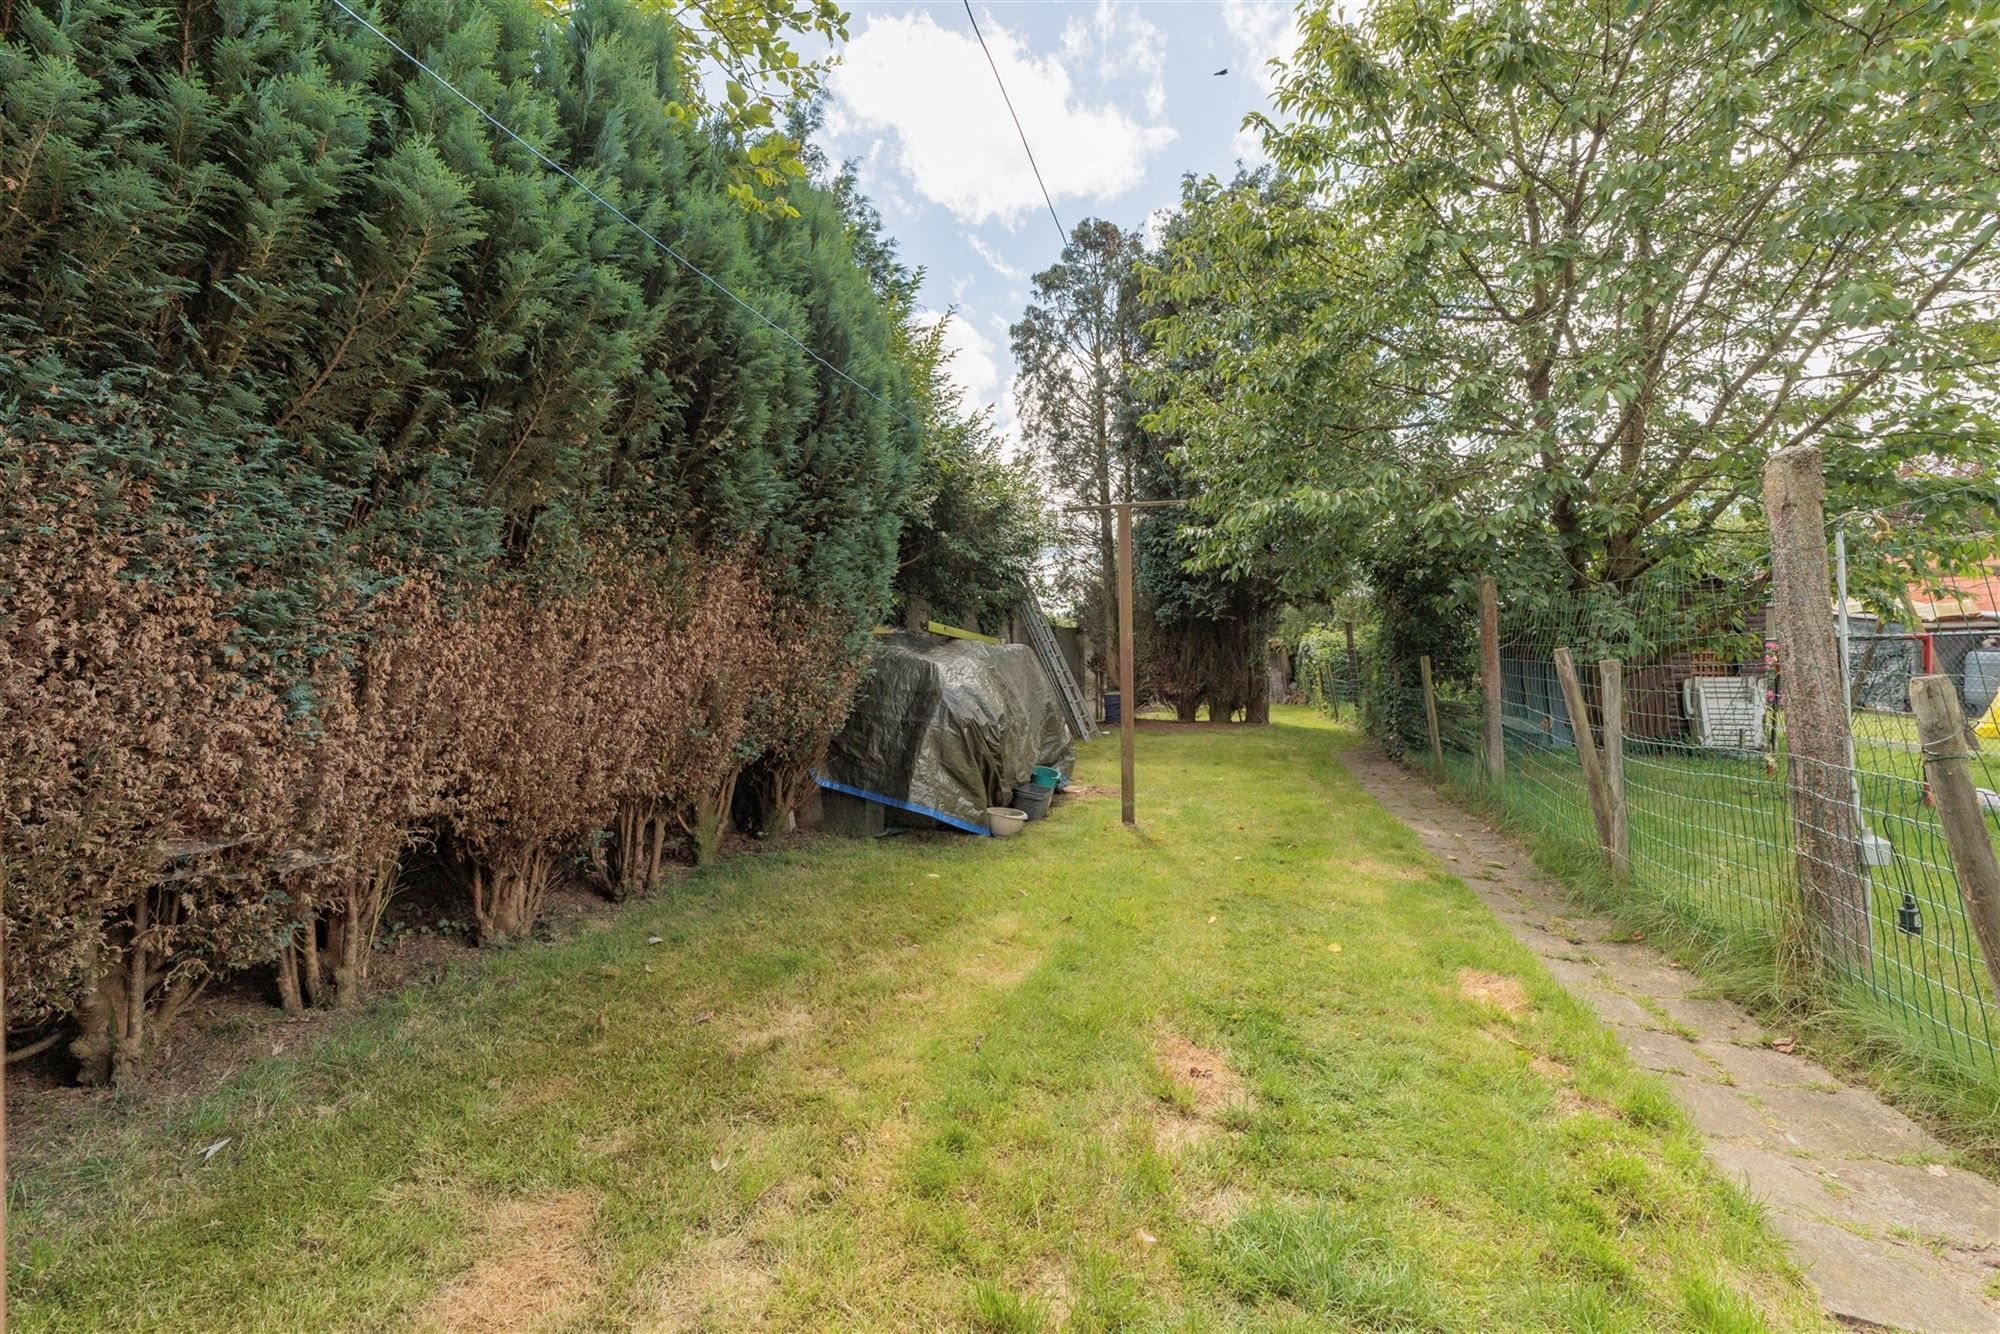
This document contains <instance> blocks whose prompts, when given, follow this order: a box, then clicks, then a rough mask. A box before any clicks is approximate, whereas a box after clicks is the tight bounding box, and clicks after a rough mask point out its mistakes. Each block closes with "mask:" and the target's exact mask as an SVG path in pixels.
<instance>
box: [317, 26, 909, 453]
mask: <svg viewBox="0 0 2000 1334" xmlns="http://www.w3.org/2000/svg"><path fill="white" fill-rule="evenodd" d="M333 4H334V6H335V7H336V8H338V9H339V10H340V11H341V12H342V13H344V14H346V15H347V17H349V18H351V19H353V20H354V21H355V22H356V23H358V24H360V25H361V26H362V27H364V28H366V29H367V30H368V31H369V32H371V33H374V34H375V36H377V37H378V38H380V39H381V40H382V42H383V44H384V45H386V46H387V47H388V48H389V49H390V50H392V51H394V52H395V53H396V54H397V55H399V56H401V57H402V58H403V59H405V60H407V61H409V62H410V63H411V64H412V65H415V66H416V67H417V68H418V69H419V70H422V71H423V72H424V73H425V74H426V75H428V76H429V77H430V78H431V79H432V80H433V81H434V82H435V83H436V84H437V85H438V87H440V88H442V89H444V90H445V91H446V92H448V93H450V94H451V95H452V96H453V97H456V98H457V99H458V100H459V101H461V102H463V103H465V105H467V106H469V107H471V108H472V109H473V110H474V111H476V112H478V113H479V115H480V117H481V118H482V119H483V120H485V122H486V123H487V124H488V125H491V126H492V127H493V128H494V129H496V130H498V131H500V133H502V134H504V135H506V136H507V137H508V138H509V139H512V140H513V141H514V142H515V143H517V144H519V145H520V146H521V147H523V148H525V149H527V150H528V152H529V153H530V154H532V155H533V156H534V158H535V160H536V161H537V162H539V163H541V164H542V165H543V166H544V167H547V168H548V169H549V170H550V171H553V172H555V173H556V174H557V175H558V176H561V177H562V178H563V179H564V180H566V181H568V182H569V183H570V184H571V185H574V186H575V187H576V188H577V189H579V190H581V191H583V192H584V193H585V194H586V195H589V196H590V197H591V198H592V199H593V200H595V201H596V202H597V203H598V204H599V205H600V206H601V207H603V208H604V209H606V210H607V211H609V212H610V213H611V215H612V216H613V217H615V218H617V219H618V220H619V221H620V222H622V223H624V224H625V225H626V226H628V227H630V228H631V229H632V230H633V231H635V232H637V233H639V235H641V236H643V237H645V238H646V239H647V240H648V241H650V242H652V244H653V245H654V246H656V247H657V248H658V249H659V250H661V251H662V252H663V253H665V254H666V255H668V256H669V257H670V258H672V259H673V260H674V262H675V263H677V264H679V265H680V266H681V267H682V268H684V269H686V270H687V271H688V272H689V273H692V274H693V275H694V276H695V277H697V278H699V279H701V280H702V281H703V282H705V283H707V284H708V285H709V286H710V287H713V288H714V289H715V290H716V291H718V292H720V293H722V294H723V295H724V296H726V297H728V298H729V299H730V300H731V301H733V302H735V303H736V304H737V305H739V306H741V307H742V308H743V309H744V310H745V311H747V312H749V313H750V315H751V316H753V317H754V318H755V319H756V320H757V321H758V323H760V324H763V325H764V326H765V327H767V328H769V329H770V330H772V331H773V332H774V333H776V334H778V335H779V336H780V337H782V338H784V339H785V340H786V341H787V342H789V343H791V345H792V346H794V347H796V348H797V349H798V350H799V351H801V352H803V353H805V354H806V355H807V356H808V357H811V358H812V359H813V360H814V361H816V362H818V363H819V364H820V365H822V366H824V367H826V369H828V370H829V371H832V372H833V373H834V374H835V375H837V376H839V377H840V378H841V379H843V380H845V381H847V383H849V384H851V385H853V386H854V387H855V388H856V389H859V390H860V391H861V392H862V393H863V394H866V395H867V396H868V397H869V399H871V400H872V401H874V402H875V403H876V404H878V405H879V406H881V407H884V408H887V409H888V410H889V411H890V412H893V413H895V414H896V416H898V417H901V418H902V419H903V420H904V421H906V422H908V423H909V424H910V425H911V426H914V427H916V428H917V429H918V430H919V431H921V430H922V429H923V426H922V424H921V423H919V422H918V421H917V419H916V418H914V417H912V416H911V415H910V414H909V413H907V412H904V411H903V410H902V409H901V408H899V407H897V406H896V405H895V404H894V403H891V402H889V401H888V400H887V399H885V398H883V397H882V396H881V395H880V394H878V393H876V392H875V391H874V390H872V389H870V388H869V387H868V386H867V385H865V384H863V383H861V381H859V380H857V379H855V378H854V377H853V376H852V375H849V374H848V373H847V372H846V371H844V370H842V369H840V367H838V366H836V365H834V364H833V363H832V362H830V361H828V360H827V359H826V358H825V357H822V356H821V355H820V354H819V353H817V352H815V351H813V350H812V349H811V348H809V347H807V346H806V345H805V344H804V343H803V342H801V341H800V339H799V337H798V335H796V334H794V333H793V332H792V331H791V330H790V329H787V328H785V326H783V325H782V324H779V323H778V322H777V321H776V320H774V319H772V318H771V317H770V316H768V315H766V314H765V313H764V312H763V311H761V310H759V309H757V308H756V307H755V306H753V305H751V304H750V303H749V302H748V301H745V300H744V299H743V298H742V297H740V296H738V295H737V294H736V293H735V292H733V291H731V290H730V288H729V286H728V285H727V284H726V283H724V282H723V281H722V280H721V279H720V278H716V277H714V276H713V275H711V274H709V273H708V272H707V270H705V269H703V268H702V267H701V266H700V265H698V264H696V263H695V262H694V261H693V260H691V259H689V258H688V257H687V256H686V255H683V254H682V253H681V252H680V251H678V250H676V249H675V248H674V247H673V246H671V245H668V244H667V243H666V242H665V241H662V240H661V239H660V238H659V237H657V236H655V235H654V234H653V233H652V232H651V231H650V230H649V229H648V228H647V227H646V226H645V224H643V223H641V222H640V221H639V220H638V219H637V218H634V217H633V216H632V215H631V214H629V213H627V212H626V211H625V210H624V209H622V208H620V207H618V205H616V204H614V203H612V202H611V201H610V200H609V199H606V198H605V197H604V196H603V195H601V194H599V193H598V192H597V191H596V190H594V189H592V188H591V186H590V184H589V182H587V181H584V180H583V179H581V178H580V177H578V176H577V175H576V173H574V172H572V171H571V170H570V169H569V168H568V167H565V166H564V165H563V164H562V163H560V162H558V161H556V160H555V159H554V158H552V157H550V156H549V155H548V154H547V153H544V152H543V151H542V150H541V149H539V148H537V147H535V146H534V145H533V144H531V143H529V142H528V141H527V140H526V139H524V138H522V137H521V136H520V135H519V134H517V133H515V132H514V129H513V127H512V126H510V125H508V124H507V123H506V122H505V121H503V120H501V119H500V118H499V117H498V116H496V115H494V114H493V113H492V112H490V111H488V110H487V109H486V108H485V107H483V106H481V105H479V103H477V102H475V101H473V100H472V99H471V98H470V97H468V96H466V95H465V94H464V93H463V92H461V91H459V88H458V85H457V84H454V83H453V82H452V81H451V80H450V79H447V78H445V77H444V75H442V74H440V73H438V72H437V71H436V70H434V69H432V68H431V67H430V66H429V65H427V64H425V63H424V62H423V60H422V59H421V58H419V57H418V56H417V55H416V54H415V53H413V52H412V51H410V49H409V48H408V47H405V46H404V45H403V44H402V43H400V42H398V41H397V40H396V39H395V38H393V37H391V36H390V35H389V34H388V33H386V32H383V31H382V30H381V29H380V28H378V27H376V26H375V25H374V24H373V23H370V22H369V21H368V20H367V19H366V18H365V17H363V16H362V15H361V14H359V13H357V12H356V11H355V9H354V8H353V6H351V5H349V4H348V3H347V0H333Z"/></svg>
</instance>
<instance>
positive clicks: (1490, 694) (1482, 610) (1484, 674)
mask: <svg viewBox="0 0 2000 1334" xmlns="http://www.w3.org/2000/svg"><path fill="white" fill-rule="evenodd" d="M1479 695H1480V699H1481V701H1482V702H1483V703H1484V705H1485V715H1486V716H1485V722H1486V776H1487V777H1488V778H1490V779H1492V780H1493V783H1494V785H1495V786H1496V787H1497V786H1498V785H1499V784H1500V783H1501V782H1502V781H1503V780H1504V779H1505V778H1506V777H1507V727H1506V719H1505V717H1504V716H1503V715H1502V714H1501V712H1500V709H1501V702H1500V593H1499V590H1498V587H1497V586H1496V585H1495V584H1494V582H1493V576H1492V575H1490V574H1488V575H1482V576H1481V577H1480V580H1479Z"/></svg>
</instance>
